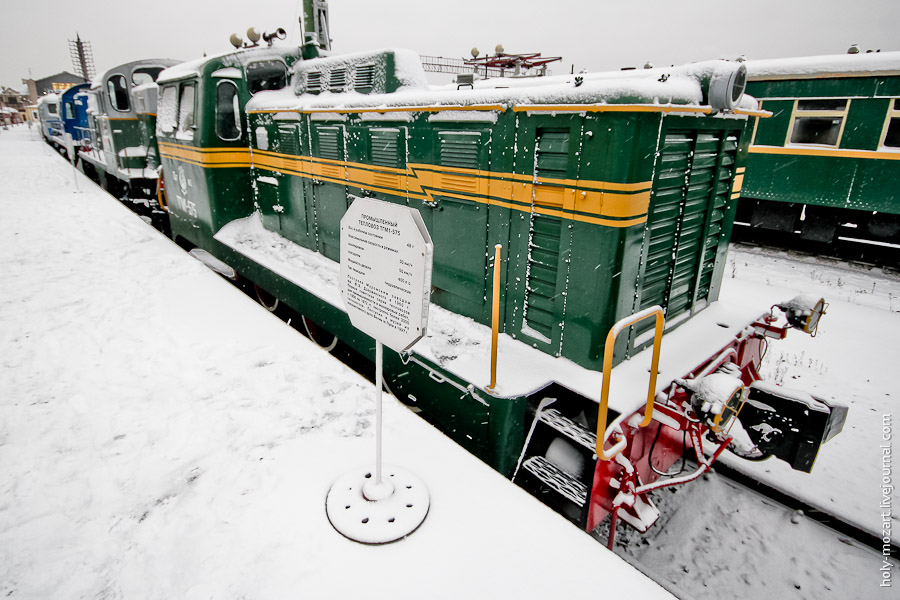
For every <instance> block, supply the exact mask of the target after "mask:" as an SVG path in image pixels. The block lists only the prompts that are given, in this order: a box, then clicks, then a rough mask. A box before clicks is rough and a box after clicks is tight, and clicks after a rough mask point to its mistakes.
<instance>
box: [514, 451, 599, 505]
mask: <svg viewBox="0 0 900 600" xmlns="http://www.w3.org/2000/svg"><path fill="white" fill-rule="evenodd" d="M522 467H524V469H525V470H526V471H528V472H529V473H531V474H532V475H534V476H535V477H537V478H538V479H539V480H540V481H541V482H543V483H544V485H546V486H547V487H549V488H552V489H554V490H556V491H557V492H559V493H560V494H561V495H562V496H564V497H565V498H566V499H567V500H570V501H572V502H574V503H575V504H577V505H578V506H584V505H585V503H586V502H587V496H588V489H587V486H586V485H585V484H583V483H581V482H580V481H578V480H577V479H575V478H574V477H572V476H571V475H569V474H568V473H566V472H565V471H563V470H562V469H560V468H559V467H557V466H556V465H554V464H553V463H551V462H550V461H548V460H547V459H546V458H544V457H543V456H532V457H531V458H529V459H528V460H526V461H525V462H524V463H523V464H522Z"/></svg>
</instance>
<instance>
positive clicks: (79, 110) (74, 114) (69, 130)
mask: <svg viewBox="0 0 900 600" xmlns="http://www.w3.org/2000/svg"><path fill="white" fill-rule="evenodd" d="M89 88H90V84H89V83H82V84H79V85H75V86H72V87H70V88H69V89H67V90H66V91H64V92H63V93H62V94H61V95H60V97H59V109H60V110H59V112H60V116H61V118H62V130H61V132H62V133H63V134H69V135H71V136H72V139H73V140H74V141H75V142H76V143H78V142H80V141H81V140H82V139H84V137H85V136H86V134H87V127H88V116H87V109H88V103H87V91H88V89H89Z"/></svg>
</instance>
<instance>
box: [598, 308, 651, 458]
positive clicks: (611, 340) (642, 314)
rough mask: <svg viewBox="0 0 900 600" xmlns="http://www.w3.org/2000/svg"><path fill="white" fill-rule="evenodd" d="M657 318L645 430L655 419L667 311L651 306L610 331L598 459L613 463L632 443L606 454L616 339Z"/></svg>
mask: <svg viewBox="0 0 900 600" xmlns="http://www.w3.org/2000/svg"><path fill="white" fill-rule="evenodd" d="M653 316H655V317H656V332H655V334H654V336H653V360H652V362H651V365H650V387H649V389H648V390H647V405H646V410H645V411H644V420H643V421H641V425H640V426H641V427H646V426H647V425H649V424H650V421H651V420H652V419H653V398H654V396H655V391H656V371H657V368H658V367H659V348H660V345H661V343H662V334H663V325H664V323H665V317H664V316H663V310H662V308H661V307H659V306H651V307H650V308H647V309H644V310H642V311H641V312H638V313H635V314H633V315H631V316H630V317H626V318H624V319H622V320H621V321H619V322H618V323H616V324H615V325H613V327H612V329H610V330H609V334H608V335H607V336H606V347H605V349H604V351H603V387H602V390H601V392H600V409H599V412H598V413H597V456H598V457H599V458H600V459H601V460H610V459H612V458H614V457H615V456H616V455H617V454H619V453H620V452H622V450H624V449H625V446H626V445H627V444H628V442H627V441H626V440H625V439H624V438H622V439H620V440H619V441H618V442H616V444H615V445H614V446H613V447H612V448H610V449H609V454H606V452H605V451H604V450H603V444H604V443H605V441H606V419H607V405H608V403H609V382H610V379H612V377H611V376H612V359H613V346H615V343H616V336H618V335H619V333H621V331H622V330H623V329H625V328H626V327H629V326H631V325H634V324H635V323H639V322H640V321H643V320H644V319H648V318H650V317H653ZM610 433H611V432H610Z"/></svg>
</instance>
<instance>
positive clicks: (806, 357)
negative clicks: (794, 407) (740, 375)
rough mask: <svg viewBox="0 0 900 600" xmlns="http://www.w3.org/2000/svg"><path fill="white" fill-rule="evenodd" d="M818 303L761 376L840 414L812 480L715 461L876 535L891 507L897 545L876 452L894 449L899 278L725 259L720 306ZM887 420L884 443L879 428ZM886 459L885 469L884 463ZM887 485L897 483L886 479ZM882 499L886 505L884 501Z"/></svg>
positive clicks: (786, 260) (765, 258)
mask: <svg viewBox="0 0 900 600" xmlns="http://www.w3.org/2000/svg"><path fill="white" fill-rule="evenodd" d="M800 292H803V293H810V294H816V295H820V296H822V297H824V298H825V299H826V300H827V301H828V302H829V303H830V305H829V307H828V309H827V313H826V315H825V316H824V317H823V318H822V321H821V322H820V325H819V331H818V335H817V336H816V337H815V338H810V337H809V336H808V335H805V334H802V333H800V332H798V331H792V332H791V334H790V335H789V336H788V338H787V339H785V340H782V341H778V342H772V343H771V344H770V345H769V352H768V355H767V356H766V358H765V361H764V363H763V376H764V377H765V378H766V379H768V380H770V381H774V382H775V383H778V384H780V385H784V386H787V387H793V388H798V389H802V390H806V391H808V392H810V393H811V394H814V395H817V396H821V397H823V398H826V399H834V400H836V401H838V402H840V403H842V404H846V405H848V406H849V412H848V414H847V421H846V423H845V424H844V429H843V431H842V432H841V433H840V434H839V435H838V436H837V437H835V438H834V439H832V440H831V441H829V442H827V443H826V444H825V445H823V446H822V448H821V450H820V451H819V456H818V458H817V460H816V464H815V465H814V467H813V470H812V473H809V474H807V473H799V472H797V471H793V470H792V469H791V468H790V467H789V466H788V465H787V464H786V463H784V462H781V461H778V460H775V459H769V460H767V461H764V462H760V463H753V462H748V461H745V460H742V459H739V458H737V457H735V456H730V455H728V454H726V456H725V457H724V458H723V459H722V460H723V461H724V462H726V463H727V464H728V465H729V466H731V467H734V468H736V469H738V470H740V471H742V472H745V473H748V474H750V475H752V476H753V477H754V478H756V479H758V480H760V481H763V482H765V483H767V484H769V485H772V486H773V487H775V488H778V489H782V490H784V491H786V492H787V493H788V494H790V495H791V496H794V497H796V498H799V499H801V500H804V501H805V502H808V503H809V504H811V505H813V506H815V507H816V508H818V509H820V510H822V511H824V512H827V513H829V514H833V515H836V516H838V517H839V518H840V519H841V520H843V521H846V522H849V523H852V524H854V525H856V526H858V527H860V528H863V529H865V530H867V531H869V532H871V533H872V534H873V535H875V536H877V537H882V534H883V530H884V517H883V515H882V513H884V512H886V509H885V508H884V507H883V506H882V505H883V504H890V505H892V510H890V511H889V512H890V513H891V514H890V518H891V524H892V525H891V527H890V534H891V538H892V540H893V543H894V544H898V543H900V510H898V508H897V507H898V506H900V493H898V491H897V490H896V489H895V488H892V487H887V486H885V485H884V482H883V473H882V471H883V467H884V466H885V464H887V466H889V467H890V466H892V460H891V457H890V456H885V454H884V452H885V448H884V447H885V446H888V447H889V448H888V449H889V450H891V451H893V450H892V448H890V447H891V446H892V447H893V448H897V447H900V445H898V444H897V443H896V441H894V440H896V439H898V438H900V430H897V427H896V425H897V422H898V420H900V410H898V409H900V391H898V389H897V387H896V386H897V383H896V380H895V376H897V375H898V368H900V360H898V359H900V276H897V275H896V274H894V275H890V274H885V273H883V272H882V271H881V270H880V269H871V268H868V267H862V266H859V267H857V266H853V265H848V264H846V263H833V262H829V261H826V260H822V259H818V258H812V257H810V258H798V257H796V256H788V255H787V254H785V253H783V252H777V251H772V250H763V249H753V248H750V249H747V248H743V247H741V248H735V247H732V250H731V252H730V254H729V265H728V269H727V270H726V279H725V282H724V283H723V286H722V294H721V296H720V300H721V301H722V302H730V301H736V300H737V299H740V300H742V301H745V302H746V300H747V298H748V297H753V296H760V297H770V296H774V297H780V298H783V299H788V298H791V297H792V296H793V295H795V294H796V293H800ZM886 418H887V419H889V420H891V421H892V422H893V425H892V426H890V429H891V431H890V432H887V434H889V435H890V437H892V438H894V439H893V440H886V439H884V437H885V435H886V432H885V431H884V420H885V419H886ZM885 460H887V462H885ZM889 479H891V480H892V482H893V483H892V485H893V486H896V481H897V480H896V477H894V476H893V475H891V476H890V477H889ZM885 496H889V497H890V500H889V501H888V502H887V503H885V502H884V497H885Z"/></svg>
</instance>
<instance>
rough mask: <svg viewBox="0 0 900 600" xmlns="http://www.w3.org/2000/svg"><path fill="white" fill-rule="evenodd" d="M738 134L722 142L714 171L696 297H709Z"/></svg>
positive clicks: (735, 156)
mask: <svg viewBox="0 0 900 600" xmlns="http://www.w3.org/2000/svg"><path fill="white" fill-rule="evenodd" d="M737 149H738V136H737V135H736V134H729V135H727V137H726V138H725V141H724V142H723V143H722V150H721V159H720V162H719V166H718V168H717V171H716V181H715V191H714V194H713V197H712V210H711V211H710V214H709V227H708V231H707V235H706V239H705V240H704V255H703V265H702V266H701V268H700V281H699V283H698V286H697V299H698V301H699V300H701V299H704V300H706V299H708V298H709V291H710V286H711V285H712V280H713V275H714V271H715V266H716V252H717V249H718V246H719V242H720V240H721V237H722V235H723V229H724V221H725V210H726V208H727V205H728V196H729V194H730V193H731V186H732V184H733V182H734V165H735V161H736V160H737Z"/></svg>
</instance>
